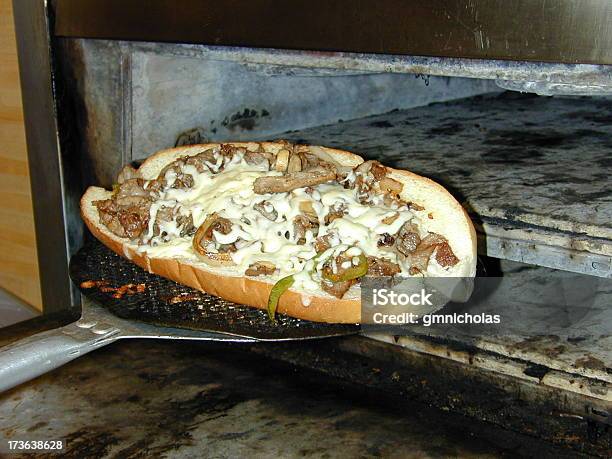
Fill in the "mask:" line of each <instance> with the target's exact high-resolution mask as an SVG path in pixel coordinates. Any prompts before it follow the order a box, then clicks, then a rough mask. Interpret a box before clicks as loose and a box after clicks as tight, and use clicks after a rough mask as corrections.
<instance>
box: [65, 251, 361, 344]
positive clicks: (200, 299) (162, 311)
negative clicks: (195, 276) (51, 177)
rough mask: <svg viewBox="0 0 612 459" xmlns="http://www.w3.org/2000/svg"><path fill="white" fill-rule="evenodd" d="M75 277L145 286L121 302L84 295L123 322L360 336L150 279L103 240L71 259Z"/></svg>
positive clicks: (296, 335) (285, 336) (273, 335)
mask: <svg viewBox="0 0 612 459" xmlns="http://www.w3.org/2000/svg"><path fill="white" fill-rule="evenodd" d="M70 277H71V278H72V280H73V281H74V283H75V284H76V285H78V286H80V285H81V283H82V282H85V281H91V280H93V281H107V282H108V283H109V286H110V287H114V288H117V287H120V286H122V285H126V284H144V286H145V287H144V291H143V292H141V293H135V294H126V295H124V296H123V297H122V298H115V297H114V294H115V292H104V291H102V289H100V288H98V287H93V288H82V287H81V291H82V293H83V294H84V295H85V296H87V297H88V298H90V299H92V300H94V301H95V302H97V303H99V304H100V305H102V306H104V307H105V308H107V309H108V310H109V311H111V312H112V313H113V314H115V315H117V316H118V317H121V318H124V319H129V320H134V321H140V322H145V323H151V324H154V325H160V326H163V327H175V328H185V329H189V330H201V331H212V332H225V333H231V334H233V335H238V336H246V337H252V338H256V339H272V340H292V339H309V338H324V337H328V336H341V335H348V334H354V333H357V332H358V331H359V327H358V326H356V325H340V324H323V323H316V322H309V321H305V320H299V319H295V318H293V317H288V316H283V315H280V314H279V315H278V318H277V321H276V323H274V322H271V321H270V319H269V318H268V315H267V312H265V311H262V310H259V309H255V308H250V307H248V306H242V305H238V304H235V303H231V302H229V301H225V300H222V299H220V298H217V297H214V296H212V295H207V294H205V293H202V292H199V291H197V290H194V289H192V288H189V287H186V286H184V285H180V284H177V283H176V282H173V281H170V280H168V279H164V278H163V277H161V276H157V275H155V274H150V273H148V272H146V271H145V270H143V269H141V268H139V267H138V266H136V265H135V264H134V263H132V262H130V261H128V260H126V259H124V258H122V257H120V256H119V255H117V254H115V253H114V252H112V251H111V250H110V249H108V248H107V247H105V246H104V245H102V244H101V243H100V242H98V241H92V242H91V243H89V244H88V245H86V246H85V247H84V248H82V249H81V250H80V251H79V252H77V254H75V255H74V256H73V257H72V259H71V260H70Z"/></svg>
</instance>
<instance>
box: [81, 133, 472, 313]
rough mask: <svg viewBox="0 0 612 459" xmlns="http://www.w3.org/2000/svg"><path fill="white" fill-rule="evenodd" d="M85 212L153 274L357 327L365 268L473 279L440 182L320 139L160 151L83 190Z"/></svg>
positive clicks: (465, 243) (464, 226)
mask: <svg viewBox="0 0 612 459" xmlns="http://www.w3.org/2000/svg"><path fill="white" fill-rule="evenodd" d="M81 213H82V216H83V220H84V221H85V223H86V224H87V226H88V228H89V229H90V231H91V232H92V233H93V234H94V235H95V236H96V237H97V238H98V239H99V240H100V241H102V243H104V244H105V245H107V246H108V247H109V248H111V249H112V250H114V251H115V252H116V253H118V254H119V255H122V256H124V257H126V258H128V259H130V260H132V261H133V262H134V263H136V264H137V265H139V266H141V267H142V268H144V269H146V270H148V271H149V272H152V273H155V274H159V275H161V276H164V277H167V278H169V279H172V280H174V281H176V282H179V283H181V284H185V285H188V286H190V287H193V288H196V289H198V290H201V291H204V292H207V293H210V294H212V295H216V296H219V297H222V298H224V299H226V300H229V301H233V302H236V303H240V304H245V305H249V306H253V307H256V308H261V309H267V310H268V312H269V314H270V316H271V317H272V318H273V317H274V314H275V313H276V312H277V311H278V312H279V313H283V314H287V315H290V316H293V317H297V318H301V319H306V320H312V321H319V322H335V323H358V322H359V321H360V302H361V300H360V288H359V285H360V279H361V278H362V277H363V276H365V275H368V276H445V277H473V276H474V274H475V265H476V238H475V232H474V228H473V226H472V223H471V222H470V220H469V218H468V216H467V214H466V212H465V211H464V209H463V208H462V207H461V205H460V204H459V203H458V202H457V201H456V200H455V199H454V198H453V197H452V196H451V195H450V194H449V193H448V192H447V191H446V190H445V189H444V188H443V187H441V186H440V185H438V184H437V183H435V182H433V181H431V180H429V179H427V178H424V177H420V176H418V175H415V174H413V173H411V172H408V171H403V170H396V169H392V168H389V167H385V166H383V165H382V164H380V163H379V162H377V161H364V160H363V159H362V158H361V157H360V156H357V155H355V154H352V153H349V152H346V151H341V150H336V149H331V148H325V147H318V146H307V145H292V144H289V143H287V142H263V143H255V142H248V143H225V144H206V145H194V146H188V147H180V148H173V149H168V150H163V151H160V152H158V153H156V154H154V155H152V156H151V157H149V158H148V159H147V160H145V161H144V163H143V164H142V165H141V166H140V167H139V168H138V169H134V168H132V167H130V166H126V167H125V168H124V169H123V170H122V171H121V172H120V173H119V176H118V178H117V183H116V185H115V186H114V187H113V190H112V191H109V190H106V189H103V188H99V187H90V188H88V189H87V191H86V193H85V194H84V195H83V197H82V199H81Z"/></svg>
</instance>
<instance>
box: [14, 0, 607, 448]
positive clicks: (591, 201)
mask: <svg viewBox="0 0 612 459" xmlns="http://www.w3.org/2000/svg"><path fill="white" fill-rule="evenodd" d="M14 10H15V21H16V30H17V37H18V47H19V61H20V69H21V81H22V91H23V99H24V112H25V118H26V128H27V140H28V154H29V161H30V173H31V177H32V191H33V196H34V210H35V217H36V233H37V241H38V254H39V263H40V266H41V283H42V296H43V302H44V315H43V316H42V317H41V318H38V319H34V320H33V321H28V322H25V323H23V324H19V325H17V326H13V327H10V328H9V329H5V331H6V332H7V333H6V335H5V336H6V337H7V338H6V339H5V340H4V341H5V342H8V341H13V340H18V339H25V337H26V336H29V335H31V334H33V333H34V332H36V331H39V330H42V329H50V328H54V327H57V326H59V325H62V324H65V323H68V322H70V321H73V320H75V318H76V317H78V316H79V313H80V307H81V303H82V302H89V301H91V300H89V299H87V298H85V297H83V296H82V295H81V293H80V291H79V289H78V285H76V284H75V283H74V282H71V280H70V276H69V262H70V260H71V258H72V257H73V256H74V255H75V254H76V253H77V252H78V251H79V250H80V249H81V248H82V247H84V246H86V245H87V244H88V243H89V242H91V239H92V237H91V235H90V234H88V232H87V231H86V230H85V229H84V226H83V224H82V221H81V219H80V216H79V211H78V209H79V207H78V200H79V198H80V196H81V195H82V193H83V191H84V190H85V188H86V187H87V186H89V185H94V184H98V185H102V186H105V187H108V188H110V187H111V186H112V184H113V182H114V179H115V177H116V175H117V173H118V172H119V170H120V169H121V168H122V167H123V166H124V165H126V164H138V163H139V162H140V161H142V160H143V159H144V158H146V157H147V156H148V155H150V154H151V153H153V152H155V151H157V150H160V149H164V148H169V147H173V146H179V145H187V144H197V143H206V142H218V141H220V142H222V141H230V140H271V139H285V140H287V141H290V142H295V143H306V144H314V145H326V146H330V147H336V148H341V149H345V150H349V151H353V152H356V153H358V154H361V155H363V156H364V157H366V158H369V159H377V160H380V161H381V162H382V163H384V164H386V165H390V166H393V167H397V168H401V169H408V170H410V171H413V172H416V173H418V174H421V175H424V176H426V177H430V178H432V179H434V180H436V181H438V182H439V183H441V184H443V185H444V186H445V187H446V188H447V189H448V190H449V191H450V192H451V193H452V194H453V195H454V196H455V197H456V198H457V200H458V201H459V202H461V203H462V205H463V206H464V208H465V209H466V210H467V212H468V213H469V215H470V217H471V219H472V221H473V222H474V225H475V227H476V230H477V236H478V254H479V260H478V275H479V276H482V277H490V278H494V279H496V280H495V285H496V286H497V287H499V289H500V292H503V293H501V294H498V296H497V297H496V296H495V295H494V294H493V293H491V292H489V293H487V295H490V297H489V298H490V300H489V301H494V300H492V299H491V298H497V300H496V301H500V304H502V306H503V302H504V301H507V303H508V304H507V307H506V309H505V311H507V313H508V315H509V316H510V315H512V316H513V317H514V319H515V321H516V325H517V326H518V325H519V323H520V324H526V323H539V324H540V325H541V326H540V328H538V331H537V333H535V332H534V333H533V335H529V336H524V335H523V336H522V337H517V336H518V335H517V336H515V335H513V334H512V333H509V332H508V331H507V330H502V331H500V332H499V333H497V334H495V333H493V334H485V335H479V334H475V335H472V336H463V337H462V338H451V337H448V336H446V335H444V334H429V333H420V332H419V333H411V334H406V335H403V336H399V335H397V334H395V333H393V332H389V333H385V332H384V331H380V330H377V329H372V330H369V329H364V330H362V331H361V332H360V333H359V334H358V335H353V336H347V337H342V338H330V339H326V340H309V341H294V342H288V343H278V342H276V343H242V344H239V343H234V344H225V345H224V344H222V343H221V344H216V345H211V346H210V347H208V348H206V351H205V352H206V353H207V354H206V355H212V356H213V357H211V358H214V356H215V355H219V356H221V355H229V356H230V357H229V359H230V360H232V359H233V357H231V356H233V355H234V353H235V355H236V356H237V357H235V362H238V363H236V370H235V371H236V372H238V373H236V374H239V371H240V368H241V366H240V365H241V364H240V363H239V362H243V361H252V360H253V359H255V360H257V359H259V360H257V361H262V362H270V365H274V366H278V367H279V368H281V367H282V369H279V370H278V371H279V374H282V375H289V376H286V377H287V378H296V376H295V375H296V374H297V375H300V374H309V375H314V376H312V377H313V378H316V380H317V381H319V383H320V384H324V385H327V384H347V385H350V387H352V388H354V390H355V391H357V392H358V393H359V394H367V396H366V395H362V396H363V397H364V398H368V399H371V400H378V401H377V402H376V403H379V402H380V405H381V406H383V407H389V406H390V405H389V404H388V402H385V400H388V399H389V398H391V399H393V400H394V402H392V403H391V405H392V406H398V405H397V404H398V403H399V404H401V403H408V402H409V403H417V404H423V406H427V407H428V408H427V409H428V410H434V411H435V412H441V413H449V414H448V415H449V416H451V417H453V416H454V418H453V419H469V420H470V421H469V422H473V423H475V424H474V425H478V426H481V425H482V431H481V433H480V434H479V435H483V436H485V437H486V438H490V439H495V440H491V441H496V442H498V441H499V442H501V443H499V444H502V443H503V442H504V441H506V442H510V443H512V444H514V445H516V444H523V447H525V448H531V447H532V446H524V445H535V446H533V448H536V449H538V448H543V449H542V451H548V452H550V451H555V454H566V453H567V454H574V453H576V452H581V453H587V454H595V455H601V456H606V455H608V454H609V453H610V451H612V449H611V448H612V439H611V432H610V422H611V421H610V413H611V411H610V407H611V402H612V398H611V397H612V386H611V384H612V370H611V368H612V328H611V324H612V308H610V304H611V301H610V300H611V299H612V297H611V293H610V292H611V290H610V287H611V284H610V279H611V278H612V226H611V225H612V223H611V222H612V182H611V180H610V169H611V167H612V99H611V98H610V97H611V96H612V29H611V28H610V24H611V23H612V7H611V5H610V3H609V2H606V1H591V2H574V1H570V0H555V1H552V2H545V3H543V2H524V1H521V0H511V1H504V2H501V1H493V2H484V1H467V0H452V1H450V0H439V1H433V2H397V1H391V0H389V1H382V2H378V3H377V4H376V6H374V4H369V3H367V2H350V1H337V2H331V3H330V2H324V1H318V0H310V1H308V2H305V1H294V2H283V3H279V2H271V1H267V0H251V1H249V2H246V1H237V2H230V3H226V2H209V1H205V2H195V1H190V0H185V1H181V2H169V1H164V0H155V1H148V2H139V1H134V0H122V1H121V2H119V1H114V0H112V1H111V0H106V1H104V2H102V1H97V0H54V1H49V2H38V1H24V2H14ZM92 269H94V268H92ZM506 278H511V279H515V283H514V284H512V285H509V284H508V285H506V284H505V283H504V282H506V281H504V279H506ZM501 286H503V288H502V287H501ZM497 287H496V288H497ZM560 291H561V292H562V294H559V296H558V297H557V296H555V295H556V294H558V293H559V292H560ZM542 292H544V293H543V294H542ZM500 295H503V296H502V297H501V298H500V297H499V296H500ZM538 295H540V297H542V296H543V297H544V298H543V299H542V298H540V297H538ZM536 297H537V298H536ZM586 297H588V300H587V299H585V298H586ZM534 298H535V299H534ZM101 301H102V302H103V301H104V300H101ZM483 301H485V302H486V301H487V300H486V298H485V300H483ZM543 305H544V306H543ZM176 306H177V307H180V306H181V305H180V304H177V305H176ZM508 311H512V312H511V313H510V312H508ZM546 317H555V318H557V319H558V320H556V322H555V323H554V324H548V322H546V320H548V319H546ZM132 318H133V317H132ZM547 324H548V325H547ZM547 327H550V328H547ZM555 327H557V328H555ZM559 327H561V328H559ZM559 329H563V331H564V333H559V332H558V330H559ZM156 345H157V344H156ZM113 346H118V345H113ZM121 346H123V348H124V350H122V351H118V352H125V353H127V354H126V355H128V354H129V353H130V352H133V355H132V357H133V358H134V359H139V358H141V357H140V354H138V352H146V346H144V347H143V345H141V344H134V346H135V347H134V348H132V349H135V350H133V351H130V350H129V349H130V346H131V345H130V344H129V343H123V344H121ZM139 346H140V347H139ZM171 346H174V344H172V343H170V344H167V345H166V347H165V348H163V350H159V349H158V350H153V351H151V352H153V353H155V352H160V353H161V354H163V355H166V354H168V353H172V352H178V351H176V349H175V348H172V347H171ZM176 346H182V347H180V349H181V351H180V352H183V353H184V354H181V357H180V358H178V357H177V359H178V360H177V361H182V360H181V359H184V360H185V362H189V361H193V360H197V354H198V352H200V348H198V347H197V346H199V345H198V344H192V345H189V344H185V343H182V344H176ZM190 346H191V347H190ZM153 349H156V348H153ZM202 349H204V347H202ZM108 352H110V351H108ZM202 352H204V351H202ZM164 353H166V354H164ZM130 355H131V354H130ZM185 355H188V356H189V357H185ZM94 356H98V357H95V358H97V359H98V361H99V362H102V361H103V358H104V357H103V356H102V355H99V354H94ZM166 357H167V355H166ZM85 358H87V357H84V358H83V359H85ZM92 358H94V357H92ZM142 358H143V359H145V357H142ZM206 358H208V357H206ZM241 359H242V360H241ZM232 361H233V360H232ZM152 365H153V364H152ZM186 365H187V364H186ZM275 368H276V367H275ZM60 371H62V370H60ZM66 371H70V370H69V369H68V370H66ZM82 371H85V370H82ZM109 371H110V372H111V374H112V372H113V371H119V370H117V368H115V367H113V368H111V370H109ZM125 371H128V370H127V369H125ZM142 371H144V370H142ZM159 371H160V372H162V371H163V370H162V369H159ZM185 371H187V370H185ZM219 372H220V374H221V373H223V372H222V371H221V370H219ZM67 374H68V373H67ZM223 374H225V373H223ZM291 375H293V376H291ZM228 377H229V376H228ZM283 377H285V376H283ZM298 378H299V377H298ZM53 381H55V382H54V383H53V384H58V381H57V380H53ZM321 381H323V382H321ZM339 381H340V382H339ZM50 384H51V383H50ZM194 384H195V383H194ZM220 384H223V383H220ZM14 390H19V388H17V389H14ZM40 390H42V389H40ZM82 390H83V391H85V392H86V391H88V390H93V389H92V388H89V387H87V384H85V383H83V387H82ZM100 390H102V391H103V389H100ZM338 396H339V395H338ZM228 397H229V399H230V400H229V401H230V402H231V399H232V397H231V396H228ZM304 397H307V396H306V395H305V396H304ZM60 398H61V397H60ZM226 402H228V400H226ZM58 403H59V402H58ZM66 403H68V402H67V401H66ZM122 403H123V402H122ZM125 403H127V402H125ZM130 403H132V402H130ZM136 403H138V402H136ZM228 403H229V402H228ZM321 403H325V402H324V401H323V402H321ZM330 403H331V402H330ZM230 405H231V403H230ZM45 406H46V405H45ZM228 406H229V405H228ZM232 406H233V405H232ZM45 409H54V410H57V409H59V408H58V407H51V406H47V407H46V408H45ZM160 409H161V408H160ZM228 409H229V408H228ZM385 409H388V410H391V411H392V408H385ZM383 411H384V410H383ZM219 413H225V412H224V411H223V408H222V407H221V408H219ZM225 414H227V413H225ZM225 414H224V415H225ZM174 415H175V413H174V412H171V413H169V414H168V416H170V417H172V416H174ZM403 415H406V412H403V414H402V416H403ZM394 416H396V415H394ZM436 416H437V415H436ZM65 422H66V425H67V424H68V421H65ZM444 422H446V421H444ZM444 422H443V424H444ZM449 422H450V421H449ZM453 422H455V421H453ZM463 422H464V421H459V422H458V423H459V424H461V423H463ZM444 425H446V424H444ZM54 428H57V432H60V431H61V426H59V427H58V426H56V427H54ZM66 428H67V427H66ZM479 428H480V427H479ZM482 432H488V433H482ZM500 438H501V439H506V440H499V439H500ZM510 438H511V439H512V440H508V439H510ZM79 439H81V437H75V438H74V439H73V440H74V441H77V440H79ZM81 440H82V439H81ZM81 440H79V441H81ZM91 441H92V442H94V443H95V442H96V441H99V439H98V440H95V439H94V440H91ZM118 441H119V440H118ZM262 441H263V440H262ZM496 444H497V443H496ZM517 448H518V447H517ZM547 448H553V449H551V450H549V449H547ZM521 451H522V453H523V454H526V455H530V454H529V453H525V450H521ZM528 451H533V450H531V449H529V450H528ZM383 455H384V454H383Z"/></svg>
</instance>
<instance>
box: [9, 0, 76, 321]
mask: <svg viewBox="0 0 612 459" xmlns="http://www.w3.org/2000/svg"><path fill="white" fill-rule="evenodd" d="M13 16H14V20H15V34H16V41H17V51H18V57H19V77H20V84H21V96H22V101H23V116H24V125H25V134H26V140H27V147H28V162H29V164H30V168H29V177H30V183H31V188H32V196H33V197H34V199H33V200H32V204H33V208H34V217H35V218H34V223H35V229H36V247H37V252H38V266H39V269H40V286H41V296H42V306H43V311H44V313H46V314H48V313H53V312H57V311H59V310H61V309H65V308H69V307H70V305H71V304H72V302H73V300H74V299H75V291H74V290H71V284H70V281H69V279H68V247H67V237H68V234H69V233H70V232H71V231H74V230H76V231H77V232H78V231H79V227H78V226H76V227H74V228H72V227H70V226H69V225H68V224H67V222H66V220H65V216H66V208H65V205H66V204H65V201H64V178H65V176H63V173H62V163H61V161H60V150H59V141H58V133H57V129H58V127H57V120H56V116H55V115H56V106H55V100H54V94H53V74H52V60H51V48H50V46H51V45H50V36H49V33H50V31H49V27H50V26H49V23H48V18H47V11H46V7H45V2H42V1H39V0H23V1H21V0H15V1H14V2H13ZM6 20H10V18H7V19H6Z"/></svg>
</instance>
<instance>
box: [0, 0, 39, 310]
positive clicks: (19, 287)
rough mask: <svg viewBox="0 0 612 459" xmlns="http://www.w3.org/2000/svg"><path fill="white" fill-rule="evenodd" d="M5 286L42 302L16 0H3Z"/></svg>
mask: <svg viewBox="0 0 612 459" xmlns="http://www.w3.org/2000/svg"><path fill="white" fill-rule="evenodd" d="M0 62H1V63H2V65H0V287H2V288H5V289H6V290H8V291H10V292H12V293H13V294H15V295H17V296H18V297H20V298H22V299H23V300H24V301H26V302H27V303H29V304H31V305H33V306H34V307H36V308H37V309H41V308H42V304H41V295H40V282H39V276H38V259H37V254H36V242H35V235H34V215H33V212H32V196H31V192H30V177H29V173H28V160H27V149H26V142H25V133H24V126H23V112H22V107H21V91H20V87H19V67H18V62H17V48H16V44H15V30H14V27H13V11H12V4H11V0H0Z"/></svg>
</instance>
